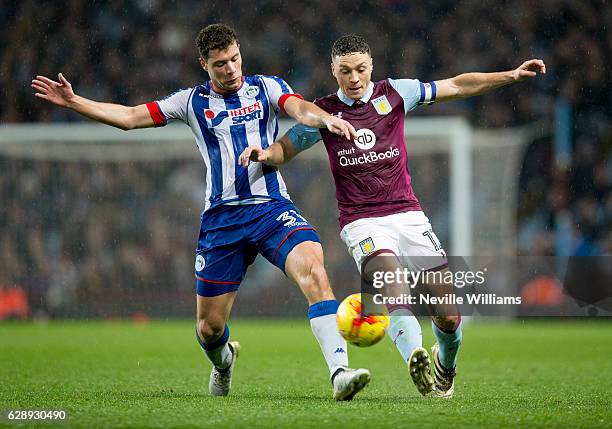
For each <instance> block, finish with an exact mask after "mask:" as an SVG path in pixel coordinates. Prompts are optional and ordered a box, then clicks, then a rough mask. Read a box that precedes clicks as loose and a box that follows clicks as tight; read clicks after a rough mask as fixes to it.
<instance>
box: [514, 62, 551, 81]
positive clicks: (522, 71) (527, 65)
mask: <svg viewBox="0 0 612 429" xmlns="http://www.w3.org/2000/svg"><path fill="white" fill-rule="evenodd" d="M538 73H542V74H546V64H544V61H542V60H529V61H525V62H524V63H523V64H521V65H520V66H519V67H518V68H517V69H516V70H514V80H516V81H521V80H525V79H528V78H530V77H535V76H536V75H537V74H538Z"/></svg>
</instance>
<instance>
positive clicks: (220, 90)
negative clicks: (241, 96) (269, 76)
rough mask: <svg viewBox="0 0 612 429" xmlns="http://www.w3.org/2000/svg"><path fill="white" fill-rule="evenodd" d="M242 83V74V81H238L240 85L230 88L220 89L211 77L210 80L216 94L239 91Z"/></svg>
mask: <svg viewBox="0 0 612 429" xmlns="http://www.w3.org/2000/svg"><path fill="white" fill-rule="evenodd" d="M242 85H244V76H242V81H241V83H240V86H239V87H238V88H236V89H232V90H226V89H221V88H219V87H218V86H217V85H215V83H214V82H213V80H212V79H211V80H210V86H211V87H212V89H213V91H215V92H216V93H217V94H220V95H228V94H234V93H235V92H238V91H240V89H241V88H242Z"/></svg>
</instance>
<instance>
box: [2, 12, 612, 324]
mask: <svg viewBox="0 0 612 429" xmlns="http://www.w3.org/2000/svg"><path fill="white" fill-rule="evenodd" d="M178 6H179V3H177V4H172V6H170V5H168V4H166V3H165V2H161V1H96V2H92V3H91V4H88V3H87V2H81V1H78V0H74V1H68V2H59V1H56V2H45V3H44V7H40V5H39V3H38V2H27V1H26V2H11V1H2V2H0V94H1V97H0V122H1V123H2V124H10V123H27V122H39V123H40V122H53V123H58V122H64V123H70V122H74V121H81V118H80V117H78V116H77V115H75V114H73V113H71V112H69V111H66V110H62V109H59V108H54V107H51V106H48V105H46V104H44V103H43V102H41V101H40V100H37V99H36V98H35V97H33V95H32V90H31V88H30V81H31V79H32V77H33V76H35V75H36V74H43V75H48V76H52V77H53V76H55V75H56V74H57V72H59V71H62V72H63V73H64V74H65V75H66V76H67V77H68V79H69V80H71V82H72V84H73V87H74V88H75V90H76V92H77V93H79V94H81V95H84V96H87V97H90V98H93V99H96V100H100V101H109V102H117V103H123V104H130V105H135V104H140V103H142V102H145V101H149V100H154V99H158V98H161V97H163V96H165V95H167V94H169V93H170V92H172V91H174V90H175V89H177V88H182V87H188V86H192V85H194V84H197V83H198V82H201V81H202V80H204V79H206V78H207V76H206V74H205V73H204V72H203V71H202V70H201V69H200V68H199V65H198V63H197V60H196V59H197V54H196V50H195V47H194V42H193V39H194V38H195V35H196V33H197V31H198V30H199V28H201V27H202V26H204V25H206V24H208V23H212V22H217V21H221V22H226V23H228V24H231V25H233V26H234V27H235V28H236V29H237V31H238V33H239V36H240V41H241V46H242V54H243V64H244V72H245V74H248V73H261V74H277V75H279V76H282V77H284V78H285V79H286V80H287V81H288V82H289V83H290V84H291V85H292V87H293V88H294V90H295V91H296V92H300V93H302V94H303V95H304V96H305V97H306V98H307V99H313V98H314V97H316V96H320V95H323V94H327V93H329V92H332V91H334V90H335V81H334V79H333V78H332V77H331V76H330V74H329V50H330V45H331V42H332V41H333V40H334V39H335V38H336V37H338V36H339V35H341V34H344V33H347V32H357V33H360V34H362V35H364V36H365V37H366V38H367V39H368V40H369V41H370V44H371V47H372V50H373V56H374V62H375V68H374V75H373V78H374V79H375V80H376V79H380V78H384V77H387V76H393V77H418V78H420V79H422V80H435V79H441V78H446V77H451V76H454V75H456V74H459V73H462V72H467V71H497V70H507V69H511V68H514V67H516V66H518V65H519V64H520V63H521V62H522V61H523V60H525V59H528V58H532V57H536V58H543V59H544V60H545V62H546V64H547V74H546V75H545V76H543V77H539V78H537V79H534V80H532V81H530V82H527V83H523V84H521V85H516V86H513V87H508V88H504V89H502V90H498V91H495V92H494V93H492V94H489V95H486V96H482V97H477V98H472V99H468V100H464V101H456V102H453V103H447V104H443V105H434V106H432V107H427V108H420V109H417V110H416V111H415V112H414V115H415V116H425V115H435V116H439V115H459V116H463V117H466V118H468V119H469V121H470V123H471V124H472V125H473V126H475V127H479V128H488V129H499V128H509V127H515V126H521V125H526V124H538V127H540V128H541V129H542V130H544V132H543V133H542V134H541V136H540V137H539V138H537V139H535V140H533V141H531V142H530V143H529V146H528V148H527V151H526V154H525V156H524V159H523V160H522V168H521V171H520V177H519V178H518V188H517V190H516V192H518V198H519V207H518V210H517V213H516V219H517V222H518V246H517V251H518V252H519V253H520V254H522V255H601V254H610V253H611V252H612V228H610V226H611V219H612V193H611V192H610V188H611V186H612V160H611V159H610V149H611V147H612V141H611V137H612V133H611V127H610V119H611V118H610V116H611V114H612V113H611V112H612V102H611V97H610V96H609V87H608V83H609V76H610V66H609V63H608V62H607V60H606V59H607V58H610V56H611V52H610V50H611V46H612V36H611V35H610V33H609V31H608V30H607V29H608V28H609V26H610V24H611V21H612V11H611V10H610V7H609V6H608V5H607V3H606V2H603V1H584V2H578V1H575V2H574V1H552V0H545V1H541V2H529V1H513V2H497V1H496V2H493V1H489V2H486V1H485V2H482V1H461V2H454V1H437V2H432V3H431V4H429V3H428V2H407V1H392V0H389V1H381V2H367V1H357V2H270V1H251V2H238V1H236V2H231V1H230V2H206V6H202V3H201V2H195V1H191V2H180V7H178ZM0 132H1V131H0ZM560 134H563V136H564V137H563V138H561V137H560ZM409 144H410V143H409ZM194 151H195V149H194ZM409 154H410V150H409ZM435 161H436V159H435V158H434V159H430V160H429V161H428V163H427V165H419V166H416V165H413V166H411V167H412V169H413V170H416V171H419V170H420V171H422V172H423V173H425V174H415V175H414V177H415V188H416V192H417V195H418V196H419V197H420V199H421V201H422V202H423V205H424V207H425V208H426V210H427V209H428V208H431V207H434V203H435V200H436V198H437V197H438V196H439V192H437V187H436V186H437V184H436V181H435V177H434V175H428V174H426V173H427V172H429V171H435V170H436V163H435ZM0 168H1V170H2V173H1V174H0V202H1V209H0V261H2V263H1V264H0V288H1V289H0V290H2V294H3V297H4V298H3V300H0V301H1V302H4V307H3V308H0V318H3V317H13V316H18V317H21V316H27V317H29V316H36V317H46V316H57V317H74V316H85V317H93V318H114V317H126V316H131V315H134V314H137V315H138V314H139V313H144V315H143V317H146V315H153V316H175V317H176V316H178V317H191V314H192V311H193V306H194V303H193V276H192V275H193V274H192V273H193V271H192V267H193V249H194V246H195V237H196V233H197V227H198V226H199V212H200V210H201V205H202V204H201V201H202V197H203V191H202V188H201V183H202V181H201V180H202V178H203V171H202V164H201V162H199V161H194V162H193V163H187V164H186V163H184V162H179V161H164V162H134V161H132V160H130V161H126V162H115V163H104V162H99V163H97V162H93V163H92V162H70V163H65V162H64V163H62V162H54V161H49V160H36V159H19V160H15V159H13V158H10V157H6V156H0ZM286 171H287V173H286V174H285V178H286V180H287V182H288V185H289V191H290V193H291V194H292V196H293V198H294V200H295V201H296V202H297V205H298V207H300V208H301V209H302V210H303V212H304V213H305V215H306V216H307V217H308V218H309V219H310V220H311V221H312V222H313V223H314V224H315V225H316V226H317V228H318V229H319V231H320V233H321V236H322V237H323V244H324V249H325V252H326V263H327V266H328V269H329V272H330V275H331V277H332V280H333V285H334V288H335V289H336V290H337V291H338V295H340V296H342V295H344V294H346V293H348V291H351V290H354V289H355V288H356V287H357V285H358V278H357V276H356V270H355V269H354V266H353V262H352V261H351V260H350V258H349V257H348V254H347V253H346V250H345V249H344V247H343V245H342V243H340V240H339V237H338V227H337V221H336V213H337V212H336V207H335V203H334V202H333V198H332V195H333V185H332V184H331V182H330V179H329V173H328V172H327V169H326V168H325V167H324V165H323V166H321V164H317V163H316V162H315V161H311V160H300V159H299V158H298V160H296V161H295V162H294V163H293V164H292V165H291V166H289V167H288V169H287V170H286ZM482 180H486V178H483V179H482ZM428 214H429V215H430V217H431V218H432V221H433V224H434V228H435V229H436V230H437V231H438V232H439V235H440V236H441V238H442V241H443V242H445V241H446V239H447V238H448V231H447V229H448V219H444V217H443V216H442V217H436V213H435V211H432V212H431V213H429V212H428ZM278 284H282V285H286V287H278ZM15 290H20V291H25V299H26V300H27V311H26V310H25V309H24V307H23V305H22V304H23V297H21V298H20V297H19V296H16V295H15V294H14V293H13V292H14V291H15ZM249 294H256V295H257V297H256V301H255V303H256V304H255V305H253V301H252V300H249V299H248V297H249ZM9 295H10V296H9ZM7 302H8V303H9V304H10V305H13V307H14V308H13V310H15V309H16V310H15V311H13V312H11V311H12V310H11V309H10V308H8V307H7V305H8V304H6V303H7ZM15 302H17V304H16V305H14V303H15ZM20 303H21V304H20ZM246 303H248V305H246ZM305 309H306V304H305V302H304V301H303V298H302V297H301V295H300V293H299V292H298V290H297V288H295V287H293V286H290V284H289V283H288V282H286V281H284V280H283V279H282V278H281V277H280V276H279V275H278V273H277V272H274V271H273V270H270V269H268V268H267V267H265V266H262V265H261V264H258V265H256V266H255V267H253V268H252V269H251V270H250V272H249V275H248V277H247V281H246V283H245V285H244V286H243V288H242V289H241V293H240V297H239V299H238V301H237V303H236V310H235V314H236V315H285V316H287V315H292V316H302V315H303V314H304V311H305Z"/></svg>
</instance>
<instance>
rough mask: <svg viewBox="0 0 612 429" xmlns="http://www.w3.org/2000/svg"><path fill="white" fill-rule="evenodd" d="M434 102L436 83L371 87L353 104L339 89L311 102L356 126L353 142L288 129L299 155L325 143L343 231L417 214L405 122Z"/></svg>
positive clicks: (384, 83)
mask: <svg viewBox="0 0 612 429" xmlns="http://www.w3.org/2000/svg"><path fill="white" fill-rule="evenodd" d="M435 99H436V84H435V82H429V83H423V82H420V81H419V80H417V79H385V80H381V81H379V82H370V84H369V86H368V88H367V90H366V91H365V93H364V95H363V97H361V99H360V100H352V99H351V98H349V97H347V96H346V94H344V93H343V92H342V90H340V89H339V90H338V91H337V92H336V93H335V94H330V95H328V96H326V97H322V98H319V99H317V100H315V104H316V105H318V106H319V107H321V108H322V109H323V110H325V111H326V112H328V113H330V114H332V115H334V116H338V117H340V118H342V119H344V120H346V121H348V122H349V123H351V125H353V126H354V127H355V130H357V138H356V139H355V141H353V142H351V141H348V140H346V139H344V138H341V137H340V138H339V136H337V135H335V134H332V133H330V132H329V131H327V130H326V129H321V130H319V129H314V128H308V127H304V126H302V125H296V126H294V127H293V128H292V129H291V130H289V132H288V134H287V136H288V138H289V140H290V141H291V142H292V143H293V144H294V145H295V146H296V147H297V148H298V149H299V150H305V149H307V148H308V147H310V146H312V145H314V144H315V143H316V142H317V141H319V140H323V142H324V144H325V149H326V150H327V154H328V158H329V164H330V168H331V171H332V175H333V177H334V181H335V184H336V199H337V201H338V209H339V211H340V219H339V220H340V226H341V227H344V226H345V225H347V224H349V223H351V222H353V221H355V220H358V219H362V218H368V217H382V216H387V215H391V214H396V213H402V212H407V211H421V206H420V204H419V201H418V199H417V198H416V196H415V194H414V191H413V189H412V184H411V177H410V171H409V169H408V155H407V153H406V144H405V140H404V134H405V133H404V117H405V115H406V114H407V113H408V112H409V111H410V110H412V109H414V108H415V107H416V106H418V105H429V104H432V103H434V101H435Z"/></svg>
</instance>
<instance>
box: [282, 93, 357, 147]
mask: <svg viewBox="0 0 612 429" xmlns="http://www.w3.org/2000/svg"><path fill="white" fill-rule="evenodd" d="M284 108H285V112H287V114H288V115H289V116H291V117H292V118H293V119H295V120H296V121H298V122H299V123H300V124H303V125H306V126H308V127H315V128H327V129H328V130H329V131H330V132H332V133H334V134H338V135H339V136H344V137H346V138H347V139H348V140H354V139H356V138H357V132H356V131H355V128H354V127H353V126H352V125H351V124H349V123H348V122H347V121H345V120H343V119H340V118H336V117H335V116H332V115H330V114H329V113H327V112H326V111H325V110H323V109H321V108H320V107H319V106H317V105H316V104H314V103H311V102H309V101H304V100H302V99H300V98H297V97H290V98H288V99H287V101H285V106H284Z"/></svg>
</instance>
